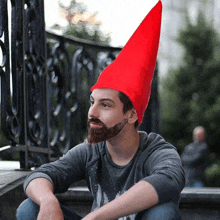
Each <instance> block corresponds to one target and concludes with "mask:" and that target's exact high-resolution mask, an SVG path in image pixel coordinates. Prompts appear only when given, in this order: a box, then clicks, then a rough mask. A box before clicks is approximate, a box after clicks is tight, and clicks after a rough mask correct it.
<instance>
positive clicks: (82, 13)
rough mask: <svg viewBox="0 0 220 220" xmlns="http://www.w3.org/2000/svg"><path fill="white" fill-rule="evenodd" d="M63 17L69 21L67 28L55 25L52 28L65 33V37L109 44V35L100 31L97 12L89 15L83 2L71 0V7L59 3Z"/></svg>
mask: <svg viewBox="0 0 220 220" xmlns="http://www.w3.org/2000/svg"><path fill="white" fill-rule="evenodd" d="M59 7H60V12H61V16H62V17H63V18H64V19H65V20H66V21H67V23H68V24H67V26H66V27H61V26H60V25H57V24H55V25H54V26H53V27H52V28H54V29H59V30H62V31H63V35H65V36H71V37H75V38H80V39H85V40H89V41H93V42H96V43H103V44H109V42H110V36H109V34H104V33H103V32H102V31H101V30H100V25H101V24H102V23H101V22H100V21H97V20H96V16H97V12H95V13H89V12H88V11H87V9H86V6H85V5H84V4H83V3H82V2H77V1H76V0H71V1H70V3H69V6H65V5H63V4H62V3H59Z"/></svg>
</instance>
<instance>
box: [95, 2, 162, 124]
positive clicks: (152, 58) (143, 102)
mask: <svg viewBox="0 0 220 220" xmlns="http://www.w3.org/2000/svg"><path fill="white" fill-rule="evenodd" d="M161 14H162V3H161V1H158V3H157V4H156V5H155V6H154V7H153V8H152V9H151V11H150V12H149V13H148V14H147V16H146V17H145V18H144V20H143V21H142V23H141V24H140V25H139V27H138V28H137V30H136V31H135V32H134V34H133V35H132V36H131V38H130V39H129V41H128V42H127V43H126V45H125V46H124V48H123V49H122V51H121V52H120V53H119V55H118V56H117V58H116V59H115V60H114V61H113V62H112V63H111V64H110V65H109V66H107V67H106V68H105V69H104V70H103V72H102V73H101V75H100V76H99V79H98V81H97V82H96V84H95V85H94V86H93V87H92V88H91V91H93V90H94V89H101V88H108V89H114V90H118V91H120V92H123V93H124V94H125V95H127V96H128V97H129V98H130V100H131V101H132V103H133V105H134V108H135V110H136V112H137V115H138V123H139V124H140V123H141V121H142V118H143V115H144V111H145V109H146V107H147V104H148V101H149V98H150V92H151V82H152V79H153V73H154V69H155V64H156V58H157V51H158V46H159V38H160V28H161Z"/></svg>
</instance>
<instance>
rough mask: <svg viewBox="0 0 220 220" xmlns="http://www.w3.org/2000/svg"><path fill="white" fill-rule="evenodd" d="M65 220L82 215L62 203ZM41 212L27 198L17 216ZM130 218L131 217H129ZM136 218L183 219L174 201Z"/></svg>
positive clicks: (25, 219)
mask: <svg viewBox="0 0 220 220" xmlns="http://www.w3.org/2000/svg"><path fill="white" fill-rule="evenodd" d="M60 206H61V209H62V211H63V215H64V219H65V220H79V219H82V217H81V216H79V215H77V214H76V213H75V212H74V211H73V210H72V209H70V208H68V207H67V206H64V205H60ZM38 212H39V206H38V205H37V204H36V203H34V202H33V201H32V200H30V199H26V200H25V201H24V202H22V203H21V205H20V206H19V207H18V209H17V213H16V217H17V219H18V220H36V219H37V215H38ZM124 219H125V218H124ZM127 219H129V218H127ZM135 219H136V220H181V216H180V212H179V209H178V207H176V206H175V205H174V204H173V203H172V202H167V203H164V204H159V205H157V206H154V207H152V208H150V209H148V210H144V211H142V212H139V213H138V214H137V216H136V218H135Z"/></svg>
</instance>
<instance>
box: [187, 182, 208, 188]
mask: <svg viewBox="0 0 220 220" xmlns="http://www.w3.org/2000/svg"><path fill="white" fill-rule="evenodd" d="M202 187H204V183H203V182H201V181H194V182H193V183H188V184H186V188H202Z"/></svg>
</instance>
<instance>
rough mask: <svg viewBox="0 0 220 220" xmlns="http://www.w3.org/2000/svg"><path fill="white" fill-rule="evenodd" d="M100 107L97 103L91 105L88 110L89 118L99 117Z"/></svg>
mask: <svg viewBox="0 0 220 220" xmlns="http://www.w3.org/2000/svg"><path fill="white" fill-rule="evenodd" d="M98 116H99V113H98V108H97V107H96V105H95V104H93V105H91V106H90V108H89V111H88V118H98Z"/></svg>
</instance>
